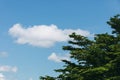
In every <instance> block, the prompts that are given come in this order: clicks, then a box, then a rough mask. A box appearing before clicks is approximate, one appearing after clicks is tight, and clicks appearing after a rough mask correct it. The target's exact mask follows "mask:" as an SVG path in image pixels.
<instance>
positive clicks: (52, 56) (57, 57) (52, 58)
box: [48, 53, 70, 62]
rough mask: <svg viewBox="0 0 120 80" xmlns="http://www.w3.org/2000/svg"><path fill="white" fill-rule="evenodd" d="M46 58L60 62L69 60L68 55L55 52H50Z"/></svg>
mask: <svg viewBox="0 0 120 80" xmlns="http://www.w3.org/2000/svg"><path fill="white" fill-rule="evenodd" d="M48 60H51V61H54V62H62V61H61V60H68V61H70V55H64V56H61V55H57V54H56V53H52V54H51V55H50V56H49V57H48Z"/></svg>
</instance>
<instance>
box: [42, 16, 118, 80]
mask: <svg viewBox="0 0 120 80" xmlns="http://www.w3.org/2000/svg"><path fill="white" fill-rule="evenodd" d="M107 23H108V24H109V25H110V26H111V28H112V29H113V31H112V33H113V34H108V33H103V34H96V35H95V37H94V40H90V39H88V38H87V37H84V36H81V35H78V34H75V33H72V34H71V35H69V37H70V38H72V40H71V41H68V45H67V46H63V50H67V51H69V52H70V55H71V56H70V57H71V59H73V61H74V62H72V61H67V60H63V62H64V63H65V65H64V67H63V68H62V69H57V70H55V71H56V72H60V75H58V76H57V77H56V78H59V79H61V80H120V18H119V15H117V16H114V17H112V18H110V20H109V21H108V22H107ZM43 78H45V80H57V79H56V78H53V77H52V79H49V78H47V77H43ZM40 79H41V78H40ZM41 80H42V79H41Z"/></svg>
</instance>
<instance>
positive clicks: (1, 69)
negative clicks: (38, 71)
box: [0, 65, 18, 72]
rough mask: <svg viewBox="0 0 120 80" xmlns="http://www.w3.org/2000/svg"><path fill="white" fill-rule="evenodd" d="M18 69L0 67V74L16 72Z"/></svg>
mask: <svg viewBox="0 0 120 80" xmlns="http://www.w3.org/2000/svg"><path fill="white" fill-rule="evenodd" d="M17 71H18V68H17V67H16V66H14V67H12V66H8V65H5V66H0V72H17Z"/></svg>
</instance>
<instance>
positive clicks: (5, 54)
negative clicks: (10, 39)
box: [0, 52, 8, 57]
mask: <svg viewBox="0 0 120 80" xmlns="http://www.w3.org/2000/svg"><path fill="white" fill-rule="evenodd" d="M0 57H8V53H7V52H0Z"/></svg>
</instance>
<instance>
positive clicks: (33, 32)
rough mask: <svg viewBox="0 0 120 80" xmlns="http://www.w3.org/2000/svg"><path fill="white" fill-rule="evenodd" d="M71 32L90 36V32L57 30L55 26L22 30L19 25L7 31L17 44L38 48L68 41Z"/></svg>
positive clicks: (38, 26)
mask: <svg viewBox="0 0 120 80" xmlns="http://www.w3.org/2000/svg"><path fill="white" fill-rule="evenodd" d="M72 32H76V33H77V34H81V35H83V36H90V32H88V31H85V30H81V29H76V30H73V29H64V30H62V29H59V28H58V27H57V26H56V25H49V26H48V25H37V26H32V27H28V28H24V27H23V26H22V25H20V24H15V25H13V27H11V28H10V29H9V34H10V35H11V36H12V37H14V38H16V42H17V43H19V44H29V45H32V46H38V47H51V46H53V45H54V44H55V43H56V42H64V41H67V40H69V37H68V35H69V34H71V33H72Z"/></svg>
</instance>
